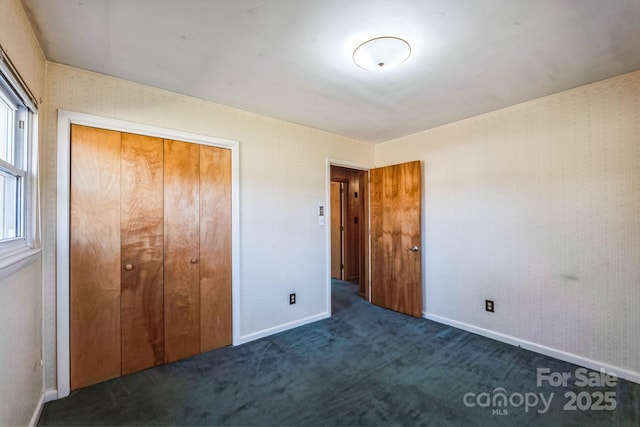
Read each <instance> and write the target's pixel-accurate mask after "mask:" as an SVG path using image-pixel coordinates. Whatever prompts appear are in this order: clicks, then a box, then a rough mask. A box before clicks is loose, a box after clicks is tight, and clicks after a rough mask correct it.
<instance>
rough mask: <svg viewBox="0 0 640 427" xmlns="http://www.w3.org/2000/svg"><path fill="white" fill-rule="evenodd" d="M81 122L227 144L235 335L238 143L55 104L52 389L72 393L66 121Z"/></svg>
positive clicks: (236, 332)
mask: <svg viewBox="0 0 640 427" xmlns="http://www.w3.org/2000/svg"><path fill="white" fill-rule="evenodd" d="M72 124H77V125H84V126H91V127H95V128H101V129H109V130H115V131H120V132H128V133H135V134H140V135H148V136H155V137H158V138H166V139H173V140H178V141H185V142H191V143H194V144H201V145H209V146H213V147H222V148H228V149H229V150H231V194H232V199H231V313H232V314H231V317H232V332H233V345H237V344H239V343H240V342H241V338H240V331H241V328H240V169H239V166H240V151H239V150H240V144H239V142H238V141H231V140H227V139H222V138H216V137H211V136H207V135H200V134H195V133H190V132H183V131H178V130H173V129H167V128H161V127H157V126H150V125H143V124H140V123H133V122H128V121H124V120H117V119H109V118H105V117H99V116H92V115H89V114H83V113H76V112H72V111H65V110H58V145H57V151H58V158H57V195H56V197H57V201H56V209H57V227H56V320H57V322H56V332H57V333H56V339H57V341H56V342H57V358H56V359H57V360H56V363H57V393H56V398H58V399H61V398H63V397H66V396H68V395H69V394H70V393H71V381H70V380H71V369H70V368H71V365H70V354H69V344H70V338H69V325H70V319H69V248H70V246H69V218H70V212H69V206H70V205H69V202H70V185H71V179H70V178H71V169H70V168H71V156H70V148H71V143H70V142H71V125H72Z"/></svg>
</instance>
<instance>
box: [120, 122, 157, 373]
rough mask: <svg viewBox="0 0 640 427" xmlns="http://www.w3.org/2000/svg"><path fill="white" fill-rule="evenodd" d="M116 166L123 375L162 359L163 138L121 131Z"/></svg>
mask: <svg viewBox="0 0 640 427" xmlns="http://www.w3.org/2000/svg"><path fill="white" fill-rule="evenodd" d="M121 171H122V178H121V183H122V189H121V192H122V194H121V196H122V197H121V243H122V262H121V272H122V301H121V315H122V374H123V375H124V374H128V373H130V372H135V371H139V370H141V369H145V368H149V367H152V366H156V365H159V364H162V363H163V362H164V314H163V313H164V307H163V304H164V303H163V300H164V289H163V262H164V260H163V252H164V251H163V248H164V240H163V226H164V223H163V209H164V206H163V179H164V178H163V140H162V139H160V138H152V137H148V136H141V135H133V134H127V133H123V134H122V149H121ZM127 264H129V265H131V266H132V267H133V268H132V269H131V270H127V269H126V268H125V266H126V265H127Z"/></svg>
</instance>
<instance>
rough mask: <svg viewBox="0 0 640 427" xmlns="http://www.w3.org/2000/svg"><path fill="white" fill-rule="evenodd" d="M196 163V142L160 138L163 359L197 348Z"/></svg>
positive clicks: (198, 322)
mask: <svg viewBox="0 0 640 427" xmlns="http://www.w3.org/2000/svg"><path fill="white" fill-rule="evenodd" d="M199 163H200V148H199V146H198V145H196V144H188V143H186V142H179V141H170V140H165V141H164V260H165V262H164V319H165V321H164V348H165V357H164V360H165V362H172V361H174V360H178V359H182V358H185V357H188V356H192V355H194V354H198V353H199V352H200V274H199V265H198V262H199V257H200V254H199V252H200V249H199V245H200V219H199V189H198V187H199V181H200V166H199ZM192 260H195V261H196V262H195V263H192V262H191V261H192Z"/></svg>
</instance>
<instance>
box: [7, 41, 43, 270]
mask: <svg viewBox="0 0 640 427" xmlns="http://www.w3.org/2000/svg"><path fill="white" fill-rule="evenodd" d="M34 106H35V102H33V101H32V97H31V96H29V95H28V91H27V90H26V89H25V88H24V86H23V85H22V84H21V80H20V79H19V76H18V75H17V73H16V72H15V70H14V69H13V67H12V66H11V64H10V62H9V61H8V60H7V58H6V56H4V54H3V52H2V50H0V258H2V257H5V256H9V255H12V254H14V253H15V252H17V251H21V250H24V249H26V248H29V247H31V246H33V240H34V239H33V231H34V228H35V227H34V226H33V222H34V221H33V220H34V215H33V213H32V212H33V211H34V210H35V209H34V207H35V199H34V197H33V184H34V183H35V179H34V177H35V168H34V167H33V166H32V165H33V164H34V163H33V160H34V156H33V153H32V151H33V147H34V142H33V141H32V138H33V132H32V129H33V126H34V125H35V113H36V111H35V107H34Z"/></svg>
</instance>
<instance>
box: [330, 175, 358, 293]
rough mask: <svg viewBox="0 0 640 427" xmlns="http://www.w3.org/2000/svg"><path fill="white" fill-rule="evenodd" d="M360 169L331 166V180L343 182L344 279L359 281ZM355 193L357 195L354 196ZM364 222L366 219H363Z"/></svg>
mask: <svg viewBox="0 0 640 427" xmlns="http://www.w3.org/2000/svg"><path fill="white" fill-rule="evenodd" d="M361 173H362V171H359V170H356V169H350V168H344V167H340V166H331V181H335V182H342V183H343V184H344V195H343V199H342V200H343V206H344V207H343V209H344V219H343V227H344V229H343V246H342V250H343V253H342V260H343V264H344V268H343V272H342V273H343V277H344V280H348V281H350V282H354V283H359V282H360V267H361V265H360V264H361V262H360V261H361V259H362V258H363V256H362V252H361V250H360V231H361V229H362V227H361V223H362V219H363V215H362V214H363V211H364V203H363V202H364V198H363V197H362V195H361V193H360V175H361ZM356 194H357V197H356ZM365 222H366V221H365Z"/></svg>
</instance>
